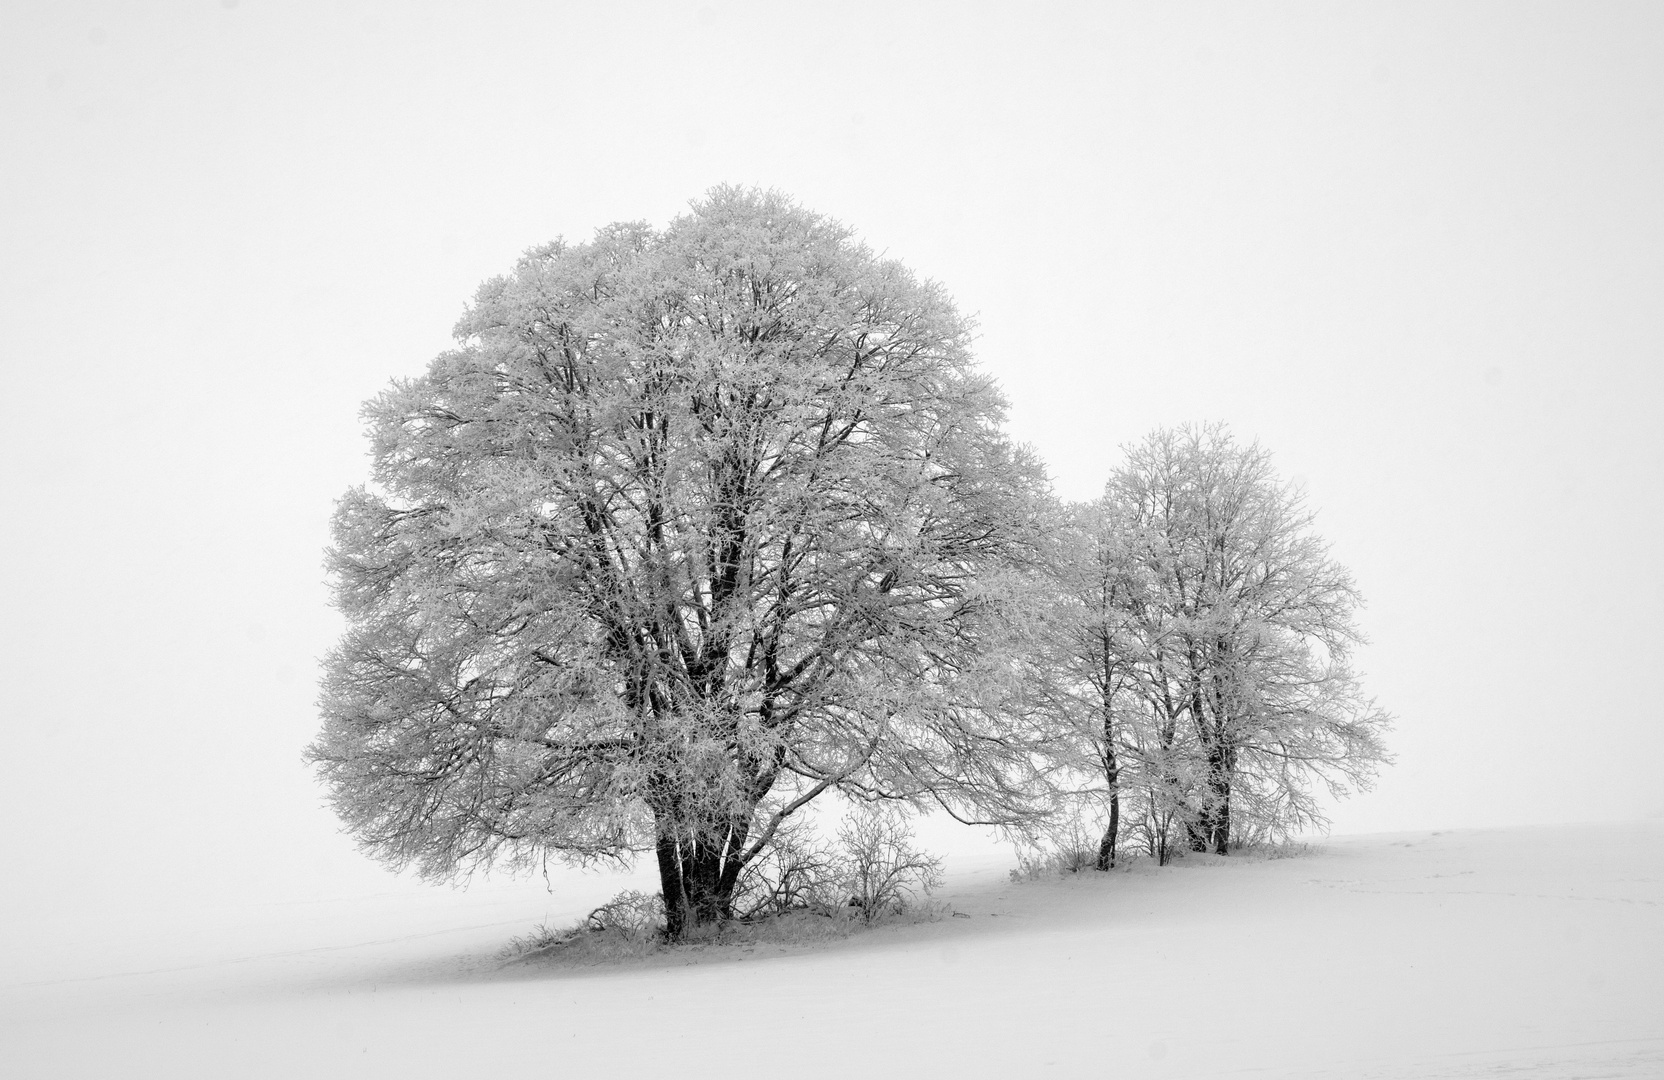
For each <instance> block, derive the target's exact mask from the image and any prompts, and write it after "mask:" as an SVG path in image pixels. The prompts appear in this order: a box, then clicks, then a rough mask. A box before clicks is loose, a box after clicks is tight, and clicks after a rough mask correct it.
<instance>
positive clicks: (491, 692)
mask: <svg viewBox="0 0 1664 1080" xmlns="http://www.w3.org/2000/svg"><path fill="white" fill-rule="evenodd" d="M456 333H457V337H458V340H459V347H458V348H457V349H455V350H454V351H450V352H447V353H444V354H443V355H441V356H440V357H439V358H438V359H436V360H435V361H434V362H433V363H432V365H431V366H430V368H429V370H428V372H427V374H426V375H425V376H423V377H421V378H416V379H412V380H409V381H405V382H399V383H396V384H395V385H394V386H393V387H392V388H390V389H389V390H387V391H386V392H385V393H383V394H382V395H381V396H379V397H377V398H375V399H374V400H372V401H371V402H369V403H368V404H367V406H366V408H365V416H366V418H367V421H368V423H369V426H370V432H371V437H372V440H373V444H374V451H373V452H374V462H375V468H374V483H373V485H372V486H370V487H366V488H360V489H357V490H354V491H352V492H349V493H348V494H347V495H346V496H345V497H344V498H343V499H342V500H341V503H340V505H339V508H338V511H337V514H336V518H335V526H334V528H335V544H334V547H333V548H332V550H331V553H330V566H331V568H332V571H333V573H334V576H335V582H336V598H337V603H338V606H339V608H340V610H341V611H342V612H343V614H344V615H345V616H346V619H347V623H348V630H347V633H346V635H345V637H344V639H343V640H342V642H341V644H340V646H339V647H338V648H337V649H336V650H335V651H334V652H333V654H332V655H331V656H330V657H329V659H328V662H327V672H326V677H325V681H324V685H323V695H322V712H323V719H324V723H323V729H322V732H321V734H320V735H319V737H318V739H317V740H316V742H315V743H314V744H313V747H312V748H311V751H310V753H311V756H312V759H313V760H314V761H315V762H316V763H317V765H318V768H319V770H320V773H321V775H322V778H323V779H324V781H325V783H326V785H327V788H328V790H329V793H330V796H331V799H332V801H333V804H334V806H335V809H336V810H337V812H338V813H339V814H340V816H341V817H342V818H343V820H344V821H345V823H346V824H347V826H348V827H349V830H350V831H351V832H352V833H353V834H354V835H355V836H356V837H357V838H358V839H359V841H360V842H361V843H362V845H363V846H364V847H365V848H366V849H368V850H369V851H371V852H373V853H375V854H376V855H378V856H380V857H382V858H384V859H386V860H387V861H389V862H391V863H393V864H395V865H414V866H416V867H417V868H418V869H419V870H420V871H421V872H423V873H424V874H426V875H428V876H430V877H437V878H443V877H448V876H451V875H454V874H458V873H464V872H467V871H468V870H469V869H471V868H472V867H474V866H477V865H481V864H484V863H487V862H489V861H491V860H494V859H506V860H510V861H514V860H520V861H522V862H532V863H535V862H536V861H538V860H541V859H545V858H548V857H550V856H554V857H563V858H568V859H576V860H585V859H595V858H607V857H627V856H628V855H629V854H630V853H631V852H634V851H637V850H652V851H654V853H655V854H656V857H657V861H658V868H659V872H660V879H661V883H662V886H663V891H664V900H665V908H666V912H667V919H668V923H669V925H668V932H669V933H670V934H671V935H672V936H679V935H681V934H682V933H683V932H684V931H685V930H686V929H688V928H690V927H692V926H694V925H696V924H700V923H705V922H711V921H717V920H721V919H725V918H728V917H730V915H731V900H732V896H733V891H734V886H735V883H736V882H737V881H738V880H739V877H740V874H741V872H742V870H743V868H744V867H745V866H746V864H747V863H749V862H751V861H752V860H754V859H756V858H757V857H758V856H759V854H760V853H762V852H763V851H765V850H766V849H767V848H768V845H769V844H770V841H771V838H772V837H774V836H775V835H776V833H777V830H779V829H780V827H781V825H782V823H784V822H786V821H787V819H788V818H790V817H791V816H792V815H793V814H795V813H796V812H798V811H799V810H801V809H802V808H803V807H804V806H806V805H807V804H809V803H810V801H811V800H813V799H815V798H817V797H819V796H821V795H822V794H824V793H826V792H830V791H837V790H840V789H841V790H843V791H845V792H846V793H849V794H851V795H854V796H856V797H858V798H861V799H863V800H869V801H870V800H872V799H875V798H878V799H898V800H908V801H911V802H913V803H915V804H924V803H928V802H933V803H935V804H939V805H941V806H943V807H946V808H947V809H948V810H949V811H950V812H952V813H954V814H956V815H957V816H960V817H961V818H962V819H965V820H975V821H982V822H996V823H1014V822H1018V821H1021V820H1023V819H1025V818H1026V817H1027V816H1028V815H1030V814H1032V813H1033V812H1034V807H1033V806H1032V805H1031V803H1030V802H1029V800H1028V794H1029V788H1028V782H1029V780H1030V779H1031V776H1030V774H1031V772H1032V770H1033V767H1034V757H1033V755H1032V754H1031V753H1030V750H1031V747H1029V746H1028V745H1027V744H1026V743H1025V741H1024V740H1023V739H1022V738H1020V737H1019V736H1018V735H1017V734H1015V732H1016V731H1017V730H1018V729H1016V728H1013V727H1011V726H1009V725H1007V724H1005V723H1004V722H1003V721H1002V719H1001V709H1002V705H1001V703H1002V701H1003V700H1004V699H1005V697H1006V696H1007V694H1008V691H1009V682H1010V677H1011V669H1010V665H1009V664H1008V663H1006V662H1005V660H1004V659H1003V658H1004V657H1006V656H1008V655H1009V653H1010V650H1009V649H1008V648H1007V647H1005V646H1004V645H1002V640H1003V637H1004V635H1005V633H1006V630H1005V628H1006V627H1007V626H1008V625H1011V624H1013V623H1018V622H1021V620H1020V619H1013V618H1012V617H1011V613H1012V610H1013V609H1014V607H1015V606H1016V605H1020V604H1021V603H1023V602H1024V598H1025V597H1026V596H1027V595H1029V593H1030V592H1031V591H1032V590H1030V589H1028V588H1027V587H1026V586H1025V584H1024V580H1025V577H1026V576H1027V575H1030V574H1031V573H1032V572H1033V570H1034V567H1035V563H1036V559H1035V552H1036V540H1037V534H1038V532H1039V529H1038V524H1037V507H1038V506H1039V500H1040V499H1041V498H1042V494H1041V493H1042V492H1043V491H1044V489H1045V480H1044V476H1043V474H1042V470H1041V468H1040V466H1039V465H1038V463H1037V462H1036V461H1035V460H1034V459H1033V458H1032V457H1031V456H1030V455H1029V454H1027V453H1026V452H1025V451H1023V450H1021V449H1019V448H1016V447H1014V446H1013V445H1012V444H1011V443H1010V442H1009V441H1008V440H1007V439H1006V437H1005V436H1004V435H1003V434H1002V433H1001V429H1000V424H1001V421H1002V419H1003V410H1004V405H1003V402H1002V400H1001V398H1000V396H999V394H998V392H997V391H996V389H995V388H994V386H993V385H992V383H991V382H990V380H989V379H988V378H986V377H985V376H983V375H981V374H979V373H978V372H977V370H976V369H975V367H974V366H973V363H972V358H971V353H970V348H969V340H970V326H969V324H968V322H967V320H966V319H964V318H963V317H961V316H960V315H959V314H957V313H956V311H955V310H954V307H953V305H952V303H951V302H950V300H949V299H948V297H947V296H946V295H945V294H944V292H943V291H942V290H941V289H940V288H939V287H937V286H935V285H933V284H930V283H926V282H921V281H919V280H918V279H916V278H914V277H913V276H912V275H911V274H910V273H908V272H907V271H906V270H905V269H904V268H903V267H901V266H900V265H898V264H897V263H895V262H892V261H888V260H884V259H880V258H877V257H875V256H874V255H873V254H872V253H871V252H870V251H869V250H868V249H867V248H865V247H864V246H862V245H860V244H858V243H856V242H855V241H854V240H853V239H852V237H851V234H850V232H849V231H848V230H847V229H845V228H844V227H842V226H840V225H838V224H836V223H835V222H832V221H830V220H828V219H826V218H824V217H821V216H819V215H816V214H814V213H811V212H808V211H806V210H804V209H802V208H800V207H798V206H797V205H795V204H794V203H792V202H791V201H789V200H787V199H785V198H783V197H781V196H778V195H775V194H765V193H759V192H755V191H742V190H738V189H733V188H718V189H715V190H714V191H713V192H711V193H710V194H709V195H708V196H707V197H706V198H705V199H704V200H702V201H700V202H697V203H695V204H694V206H693V208H692V212H691V213H689V214H687V215H685V216H683V217H680V218H678V219H677V220H675V221H674V222H672V223H671V224H670V226H669V227H668V228H667V229H665V230H663V231H662V232H660V231H655V230H652V229H650V228H648V227H647V226H645V225H640V224H621V225H614V226H610V227H608V228H605V229H602V230H601V231H600V232H599V233H598V234H597V235H596V237H595V238H594V240H592V241H591V242H589V243H584V244H575V245H568V244H565V243H561V242H556V243H552V244H549V245H547V246H545V247H542V248H538V249H535V250H533V251H531V252H529V253H528V254H527V255H526V256H525V257H524V258H523V259H521V261H520V262H519V264H518V265H517V266H516V267H515V269H514V271H513V273H511V274H509V275H508V276H506V277H502V278H498V279H494V280H492V281H489V282H487V283H486V284H485V285H484V286H482V287H481V289H480V290H479V292H478V295H477V296H476V298H475V300H474V302H473V304H472V305H471V307H470V308H469V310H468V311H467V313H466V314H465V316H464V317H463V319H462V321H461V322H460V323H459V324H458V326H457V330H456Z"/></svg>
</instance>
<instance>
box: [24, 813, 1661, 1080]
mask: <svg viewBox="0 0 1664 1080" xmlns="http://www.w3.org/2000/svg"><path fill="white" fill-rule="evenodd" d="M1009 865H1010V860H1009V859H995V858H991V857H983V858H982V859H981V862H980V865H969V866H962V865H961V866H956V865H951V864H950V871H951V873H950V877H949V887H948V888H947V889H946V890H945V891H944V892H943V893H942V894H941V898H943V899H945V900H947V901H948V902H950V903H951V904H952V905H953V907H954V908H955V909H956V910H957V911H959V912H960V913H962V914H964V915H968V916H969V918H946V919H943V920H941V921H939V922H934V923H928V924H922V925H911V926H892V927H885V928H880V929H878V930H875V931H873V932H870V933H867V934H863V935H859V936H856V937H853V938H850V939H847V940H844V941H840V942H833V943H830V944H825V945H818V946H804V947H794V948H775V947H765V946H759V947H756V948H753V949H750V950H748V951H747V950H743V949H703V950H687V951H682V952H678V953H669V954H662V955H659V956H656V957H653V958H651V959H648V960H644V961H639V962H632V963H626V964H620V965H615V966H611V967H589V968H574V967H572V966H569V965H568V966H562V965H560V964H541V965H540V964H526V965H516V966H512V967H508V968H503V967H501V966H499V965H498V964H497V963H496V961H495V960H494V959H493V954H494V952H495V951H496V949H497V948H499V947H500V946H501V945H502V944H503V943H504V942H505V941H506V940H507V939H508V938H509V937H510V936H511V935H513V934H515V933H520V932H523V931H525V930H526V929H528V928H529V927H530V924H531V923H533V922H535V921H537V918H538V917H539V916H540V915H541V914H543V910H542V909H540V908H539V906H538V905H539V904H540V903H544V902H546V900H547V897H544V898H543V901H540V900H539V899H538V898H537V897H536V896H535V895H532V894H530V893H525V892H521V893H514V892H512V891H509V892H503V893H501V894H499V895H496V896H495V897H494V898H493V897H491V896H488V895H485V894H480V893H472V892H471V893H440V894H436V895H440V896H442V897H443V902H442V903H436V902H429V903H426V904H425V905H424V904H417V903H415V902H413V901H408V900H407V899H401V898H400V897H397V896H394V897H391V898H388V897H383V898H381V899H379V900H374V901H372V900H365V901H357V902H342V903H340V904H336V905H333V906H327V905H326V906H325V907H323V908H318V909H313V910H311V912H310V914H308V915H307V916H306V919H305V920H302V921H306V922H307V925H308V926H309V927H310V929H309V930H308V931H307V933H306V935H301V936H303V937H307V939H308V940H310V941H313V942H324V943H323V944H311V945H298V946H297V945H296V944H295V943H296V941H297V940H298V938H297V931H296V930H295V925H297V924H296V922H295V921H294V920H287V921H285V920H279V921H278V922H277V923H274V924H271V925H269V926H268V927H267V928H266V929H265V930H264V931H262V932H263V933H265V934H266V935H267V936H266V938H264V939H263V940H248V939H246V938H245V939H234V940H231V941H229V942H222V943H221V944H220V945H219V946H217V949H218V952H217V954H215V955H204V952H203V950H204V947H203V946H202V945H201V943H200V942H197V943H196V945H195V950H196V951H195V952H191V950H190V949H189V948H186V947H185V946H184V945H181V946H180V949H181V951H179V952H177V953H175V954H173V955H176V956H178V957H181V958H188V960H189V963H188V965H187V964H185V963H180V964H176V965H170V964H167V963H162V964H160V965H158V966H153V967H151V968H149V969H143V970H133V971H126V972H125V973H120V974H113V973H105V974H94V975H90V976H89V975H87V974H85V973H84V972H83V973H80V974H77V975H76V976H75V977H67V976H65V975H64V974H63V973H59V974H58V975H56V976H54V975H50V974H49V975H47V976H45V977H40V975H39V973H38V972H36V973H35V975H33V976H31V977H29V978H26V979H7V981H6V983H5V985H3V986H0V1010H3V1011H0V1061H3V1062H4V1068H3V1070H0V1071H4V1073H5V1074H6V1075H8V1076H17V1077H59V1076H63V1077H109V1076H156V1077H170V1078H174V1077H198V1076H200V1077H209V1076H213V1077H240V1076H254V1077H301V1076H306V1077H330V1076H354V1077H379V1076H388V1077H401V1078H408V1077H421V1076H463V1075H489V1076H509V1075H515V1076H563V1077H565V1076H571V1077H588V1076H594V1077H603V1076H604V1077H637V1076H640V1077H647V1076H653V1077H662V1076H664V1075H666V1074H667V1073H674V1074H675V1075H677V1076H679V1077H697V1076H742V1077H743V1076H764V1075H768V1076H789V1077H794V1078H795V1077H822V1076H825V1077H833V1076H836V1077H848V1076H904V1077H930V1076H953V1077H979V1076H999V1077H1013V1076H1028V1075H1034V1074H1045V1073H1056V1074H1058V1075H1089V1076H1104V1077H1163V1078H1167V1077H1171V1078H1177V1077H1348V1078H1352V1077H1356V1078H1394V1080H1396V1078H1407V1077H1474V1078H1477V1077H1496V1076H1504V1075H1505V1076H1509V1077H1531V1078H1539V1077H1541V1078H1571V1077H1664V826H1661V825H1660V824H1659V823H1648V824H1633V825H1622V826H1619V825H1601V826H1568V827H1540V828H1519V829H1508V830H1488V831H1487V830H1461V831H1451V832H1430V833H1429V832H1423V833H1415V834H1400V835H1374V836H1363V837H1349V838H1334V839H1331V840H1328V841H1325V842H1323V843H1322V844H1320V845H1317V847H1316V850H1315V851H1314V852H1313V853H1311V854H1308V855H1305V856H1303V857H1298V858H1285V859H1263V858H1262V859H1255V858H1251V857H1249V858H1238V857H1232V858H1227V859H1219V858H1198V857H1191V858H1189V859H1186V860H1184V862H1183V863H1181V864H1179V865H1175V866H1170V867H1166V868H1156V867H1153V866H1149V865H1145V864H1135V865H1134V866H1133V867H1132V868H1131V869H1127V870H1123V871H1117V872H1114V873H1111V874H1088V875H1082V876H1078V877H1070V878H1058V879H1051V880H1044V881H1032V882H1022V883H1017V884H1013V883H1011V882H1009V881H1008V880H1007V875H1006V869H1007V868H1008V867H1009ZM615 887H616V886H615ZM517 916H520V917H519V918H517ZM297 918H298V917H297ZM458 927H462V928H465V929H457V928H458ZM208 952H210V953H213V952H214V950H213V949H210V950H208ZM113 970H114V969H112V971H113Z"/></svg>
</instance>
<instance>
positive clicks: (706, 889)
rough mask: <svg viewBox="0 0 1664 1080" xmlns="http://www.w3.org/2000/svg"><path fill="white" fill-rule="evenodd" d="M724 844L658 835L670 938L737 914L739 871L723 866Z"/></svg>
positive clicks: (660, 883) (662, 884)
mask: <svg viewBox="0 0 1664 1080" xmlns="http://www.w3.org/2000/svg"><path fill="white" fill-rule="evenodd" d="M722 848H723V845H722V843H721V842H720V841H718V840H712V839H709V838H704V839H699V838H693V837H687V836H682V837H666V836H661V837H660V838H659V841H658V844H657V853H658V858H659V885H660V888H661V889H662V890H663V893H664V915H665V928H664V932H665V937H666V938H667V939H669V940H671V941H679V940H681V939H682V938H684V937H686V936H687V935H688V934H689V933H690V932H691V931H694V930H696V929H698V928H700V927H703V926H712V925H715V924H717V923H723V922H727V921H728V920H729V919H731V918H733V917H734V908H733V900H734V885H735V883H736V882H737V881H738V878H739V874H738V872H737V869H736V868H732V867H728V866H724V860H723V850H722ZM732 861H733V860H729V862H732ZM727 870H732V871H733V872H724V871H727Z"/></svg>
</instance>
